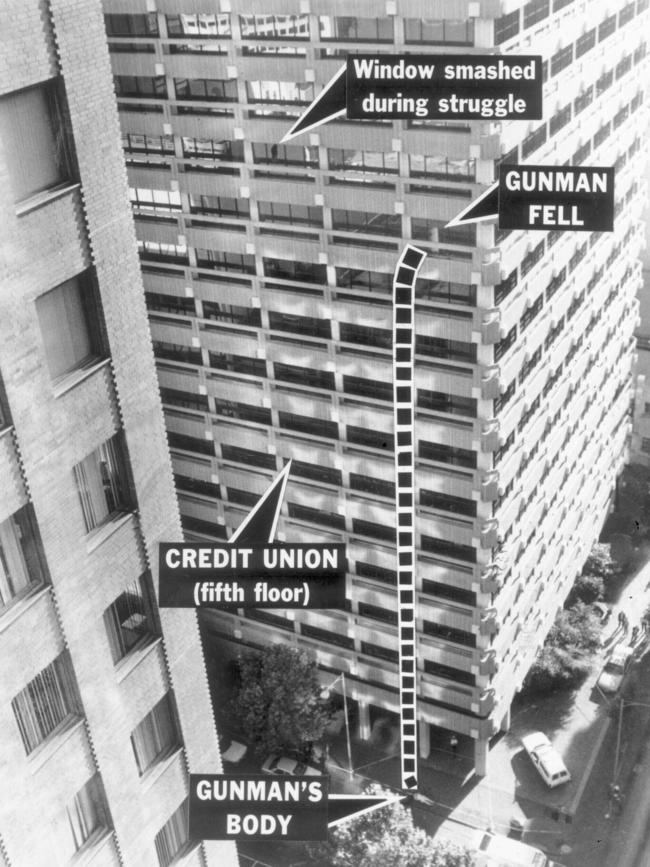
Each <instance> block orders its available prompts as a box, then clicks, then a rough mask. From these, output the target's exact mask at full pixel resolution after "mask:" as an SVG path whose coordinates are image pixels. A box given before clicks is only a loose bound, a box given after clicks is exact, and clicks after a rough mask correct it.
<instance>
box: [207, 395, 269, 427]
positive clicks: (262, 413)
mask: <svg viewBox="0 0 650 867" xmlns="http://www.w3.org/2000/svg"><path fill="white" fill-rule="evenodd" d="M261 396H262V395H261V393H260V397H261ZM215 412H216V414H217V415H225V416H227V417H228V418H237V419H240V421H252V422H255V423H257V424H271V410H270V409H265V408H264V407H263V406H251V405H250V404H247V403H238V402H237V401H234V400H216V401H215Z"/></svg>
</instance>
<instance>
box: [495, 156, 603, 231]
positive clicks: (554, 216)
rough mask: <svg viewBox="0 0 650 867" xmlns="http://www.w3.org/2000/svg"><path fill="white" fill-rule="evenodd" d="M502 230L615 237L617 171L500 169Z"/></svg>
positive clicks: (506, 167) (502, 167)
mask: <svg viewBox="0 0 650 867" xmlns="http://www.w3.org/2000/svg"><path fill="white" fill-rule="evenodd" d="M499 228H500V229H562V230H569V231H585V232H611V231H612V229H613V228H614V167H613V166H610V167H606V168H593V167H584V168H583V167H577V166H576V167H570V166H557V167H556V166H528V165H526V166H510V165H502V166H500V167H499Z"/></svg>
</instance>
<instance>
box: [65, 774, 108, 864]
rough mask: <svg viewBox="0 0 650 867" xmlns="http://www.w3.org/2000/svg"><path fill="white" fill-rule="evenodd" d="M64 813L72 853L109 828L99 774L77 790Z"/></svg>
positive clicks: (106, 807)
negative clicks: (70, 837)
mask: <svg viewBox="0 0 650 867" xmlns="http://www.w3.org/2000/svg"><path fill="white" fill-rule="evenodd" d="M65 813H66V818H67V824H68V828H69V829H70V834H71V836H72V846H73V847H74V848H73V851H74V852H78V851H79V850H80V849H81V848H82V847H83V846H84V844H85V843H87V842H88V841H89V840H90V839H91V837H93V836H95V837H97V836H99V833H100V832H101V831H102V830H108V829H109V828H110V827H111V825H112V822H111V818H110V813H109V811H108V806H107V804H106V796H105V794H104V786H103V785H102V781H101V777H100V776H99V774H95V775H94V776H93V777H91V778H90V779H89V780H88V782H87V783H86V784H85V785H84V786H82V787H81V789H79V791H78V792H77V794H76V795H75V796H74V798H73V799H72V802H71V803H70V804H68V805H67V806H66V808H65Z"/></svg>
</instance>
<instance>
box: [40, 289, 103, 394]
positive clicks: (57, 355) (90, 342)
mask: <svg viewBox="0 0 650 867" xmlns="http://www.w3.org/2000/svg"><path fill="white" fill-rule="evenodd" d="M36 313H37V316H38V322H39V325H40V329H41V335H42V337H43V343H44V348H45V358H46V361H47V366H48V369H49V371H50V376H51V377H52V379H53V380H56V379H59V378H60V377H62V376H65V375H66V374H68V373H70V372H71V371H73V370H76V369H78V368H82V367H85V366H87V365H88V364H90V363H91V362H92V361H93V360H95V359H97V358H98V357H100V356H101V355H102V354H103V353H102V343H103V340H102V335H101V326H100V323H99V301H98V299H97V296H96V293H95V288H94V285H93V281H92V279H91V277H90V275H89V274H88V273H86V274H83V275H79V276H78V277H73V278H72V280H67V281H66V282H65V283H62V284H61V285H60V286H57V287H56V289H52V290H51V291H50V292H46V293H45V295H41V296H40V298H37V299H36Z"/></svg>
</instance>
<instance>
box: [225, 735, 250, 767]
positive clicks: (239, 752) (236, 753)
mask: <svg viewBox="0 0 650 867" xmlns="http://www.w3.org/2000/svg"><path fill="white" fill-rule="evenodd" d="M247 752H248V747H247V746H246V744H242V743H240V742H239V741H230V744H229V746H228V749H227V750H225V751H224V752H223V753H222V754H221V758H222V759H223V760H224V762H230V763H231V764H232V765H236V764H237V763H238V762H241V760H242V759H243V758H244V756H245V755H246V753H247Z"/></svg>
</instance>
